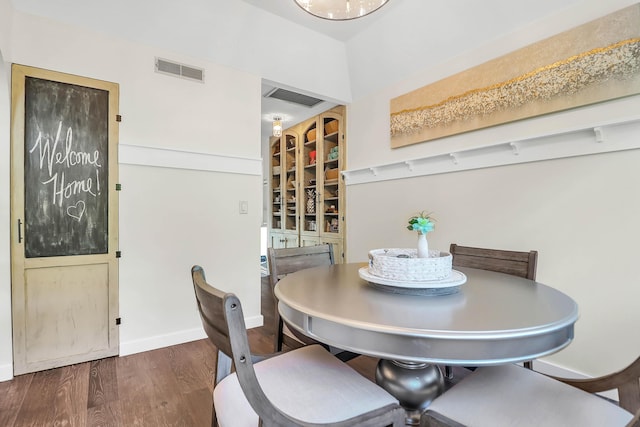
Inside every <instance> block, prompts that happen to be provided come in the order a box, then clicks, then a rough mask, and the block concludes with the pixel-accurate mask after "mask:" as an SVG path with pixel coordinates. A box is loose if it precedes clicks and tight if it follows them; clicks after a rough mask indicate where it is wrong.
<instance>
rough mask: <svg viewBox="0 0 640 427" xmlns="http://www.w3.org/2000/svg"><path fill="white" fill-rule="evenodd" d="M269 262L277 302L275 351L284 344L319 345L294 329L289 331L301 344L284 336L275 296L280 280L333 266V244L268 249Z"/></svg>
mask: <svg viewBox="0 0 640 427" xmlns="http://www.w3.org/2000/svg"><path fill="white" fill-rule="evenodd" d="M267 261H268V265H269V285H270V287H271V292H272V294H273V299H274V301H275V307H274V328H275V334H274V345H273V347H274V351H281V350H282V344H283V343H285V344H287V346H289V347H292V348H295V347H298V346H300V342H301V343H303V344H317V343H318V342H317V341H315V340H313V339H311V338H309V337H307V336H306V335H304V334H301V333H299V332H297V331H296V330H295V329H293V328H289V330H290V331H291V333H292V334H293V335H294V336H295V338H296V339H297V340H298V341H299V342H296V341H295V340H293V339H291V338H290V337H288V336H286V335H285V334H284V322H283V320H282V318H281V317H280V313H279V312H278V299H277V298H276V296H275V293H274V289H275V287H276V283H278V280H280V279H281V278H282V277H284V276H286V275H287V274H290V273H294V272H296V271H299V270H304V269H305V268H312V267H318V266H321V265H332V264H333V263H334V258H333V246H332V245H331V244H324V245H317V246H304V247H300V248H279V249H274V248H268V249H267ZM323 345H324V344H323ZM325 347H326V346H325Z"/></svg>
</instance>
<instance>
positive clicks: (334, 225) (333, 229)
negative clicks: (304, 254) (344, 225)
mask: <svg viewBox="0 0 640 427" xmlns="http://www.w3.org/2000/svg"><path fill="white" fill-rule="evenodd" d="M338 230H339V227H338V218H332V219H331V221H327V225H326V228H325V231H327V232H328V233H337V232H338Z"/></svg>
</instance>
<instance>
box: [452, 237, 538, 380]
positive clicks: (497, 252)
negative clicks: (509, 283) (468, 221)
mask: <svg viewBox="0 0 640 427" xmlns="http://www.w3.org/2000/svg"><path fill="white" fill-rule="evenodd" d="M449 252H450V253H451V256H452V257H453V266H454V267H469V268H478V269H480V270H488V271H495V272H497V273H505V274H510V275H512V276H518V277H524V278H525V279H529V280H536V269H537V267H538V251H529V252H519V251H505V250H501V249H485V248H474V247H471V246H460V245H457V244H455V243H452V244H451V245H450V246H449ZM524 367H525V368H527V369H533V362H532V361H530V360H528V361H526V362H524ZM445 376H446V377H447V378H452V376H453V371H452V369H451V367H450V366H445Z"/></svg>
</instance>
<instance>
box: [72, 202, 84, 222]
mask: <svg viewBox="0 0 640 427" xmlns="http://www.w3.org/2000/svg"><path fill="white" fill-rule="evenodd" d="M86 210H87V207H86V206H85V204H84V202H83V201H82V200H80V201H78V202H77V203H76V204H75V205H71V206H69V207H68V208H67V215H69V216H70V217H71V218H73V219H75V220H77V221H78V222H80V220H81V219H82V216H83V215H84V212H85V211H86Z"/></svg>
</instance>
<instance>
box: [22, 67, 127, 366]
mask: <svg viewBox="0 0 640 427" xmlns="http://www.w3.org/2000/svg"><path fill="white" fill-rule="evenodd" d="M118 99H119V89H118V85H117V84H115V83H110V82H104V81H100V80H94V79H89V78H84V77H79V76H74V75H69V74H63V73H57V72H54V71H49V70H42V69H38V68H33V67H26V66H21V65H17V64H14V65H13V67H12V93H11V104H12V105H11V290H12V297H11V298H12V321H13V351H14V355H13V356H14V357H13V358H14V374H16V375H18V374H22V373H26V372H33V371H37V370H43V369H49V368H53V367H58V366H63V365H68V364H72V363H78V362H83V361H87V360H94V359H98V358H102V357H107V356H112V355H117V354H118V351H119V337H118V327H117V324H116V323H117V318H118V261H117V258H116V252H117V250H118V196H117V191H116V183H117V181H118V157H117V147H118V146H117V144H118V123H117V121H118V118H117V117H118Z"/></svg>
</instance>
